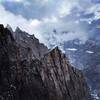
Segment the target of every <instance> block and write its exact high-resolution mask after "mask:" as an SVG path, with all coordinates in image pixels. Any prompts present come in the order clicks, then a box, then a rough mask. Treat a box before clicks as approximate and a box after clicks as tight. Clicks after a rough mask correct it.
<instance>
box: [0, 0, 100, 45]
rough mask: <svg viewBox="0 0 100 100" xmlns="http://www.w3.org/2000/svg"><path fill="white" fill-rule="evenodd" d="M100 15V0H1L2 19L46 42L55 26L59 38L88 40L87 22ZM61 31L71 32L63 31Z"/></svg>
mask: <svg viewBox="0 0 100 100" xmlns="http://www.w3.org/2000/svg"><path fill="white" fill-rule="evenodd" d="M98 19H100V0H0V23H2V24H4V25H5V26H6V25H7V24H10V25H11V27H12V28H13V29H15V28H16V27H17V26H19V27H20V28H21V29H22V30H24V31H26V32H28V33H30V34H35V36H36V37H37V38H39V39H40V41H41V42H44V43H45V44H48V41H47V40H46V39H47V37H52V35H54V34H53V32H52V30H53V29H56V30H57V31H58V34H57V35H56V39H57V42H59V41H66V40H71V39H74V38H81V39H82V40H86V39H87V37H88V35H89V33H87V27H86V25H87V26H88V24H91V22H92V21H93V20H98ZM61 31H70V32H69V33H70V34H63V35H62V34H60V33H61ZM74 33H75V34H74ZM61 37H62V38H61ZM51 42H53V41H52V40H51ZM55 44H56V42H55Z"/></svg>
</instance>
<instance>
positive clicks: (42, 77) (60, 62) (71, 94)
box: [0, 25, 91, 100]
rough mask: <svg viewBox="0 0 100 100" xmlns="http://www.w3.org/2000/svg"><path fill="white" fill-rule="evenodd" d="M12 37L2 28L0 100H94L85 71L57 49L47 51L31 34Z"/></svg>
mask: <svg viewBox="0 0 100 100" xmlns="http://www.w3.org/2000/svg"><path fill="white" fill-rule="evenodd" d="M20 33H21V35H23V36H21V37H20V36H19V35H18V34H20ZM13 34H15V37H14V38H13V35H12V32H10V31H9V30H8V28H4V27H3V25H0V100H91V97H90V94H89V90H88V87H87V85H86V83H85V79H84V76H83V74H82V72H81V71H79V70H77V69H75V68H73V67H72V66H71V65H70V63H69V61H68V59H67V58H66V56H65V55H64V54H62V53H61V51H60V50H59V49H58V47H56V48H54V49H53V50H51V51H48V49H47V47H45V46H44V45H43V44H40V43H39V41H38V40H37V39H36V38H35V37H32V35H28V34H27V33H25V32H22V31H20V30H19V29H17V33H16V32H15V33H13ZM16 34H17V39H16ZM25 35H28V37H29V38H28V37H26V36H25ZM18 38H21V40H19V41H18ZM24 39H25V40H24ZM22 41H23V42H22ZM26 41H27V42H26ZM29 41H30V42H29ZM28 42H29V43H28ZM32 42H33V44H34V45H33V44H32ZM23 46H24V47H23ZM22 48H24V49H23V50H22ZM27 50H29V51H30V50H31V53H30V52H29V51H27ZM31 54H32V55H31ZM29 55H30V57H28V56H29ZM34 55H35V56H34ZM24 56H25V57H24ZM24 58H25V59H24ZM30 58H31V59H30Z"/></svg>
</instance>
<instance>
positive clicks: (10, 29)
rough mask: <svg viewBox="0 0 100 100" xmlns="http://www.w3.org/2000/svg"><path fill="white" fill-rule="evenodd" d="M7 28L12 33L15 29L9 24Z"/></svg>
mask: <svg viewBox="0 0 100 100" xmlns="http://www.w3.org/2000/svg"><path fill="white" fill-rule="evenodd" d="M6 28H7V29H8V30H9V31H10V32H11V33H12V32H13V29H12V28H11V26H10V25H9V24H7V26H6Z"/></svg>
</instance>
